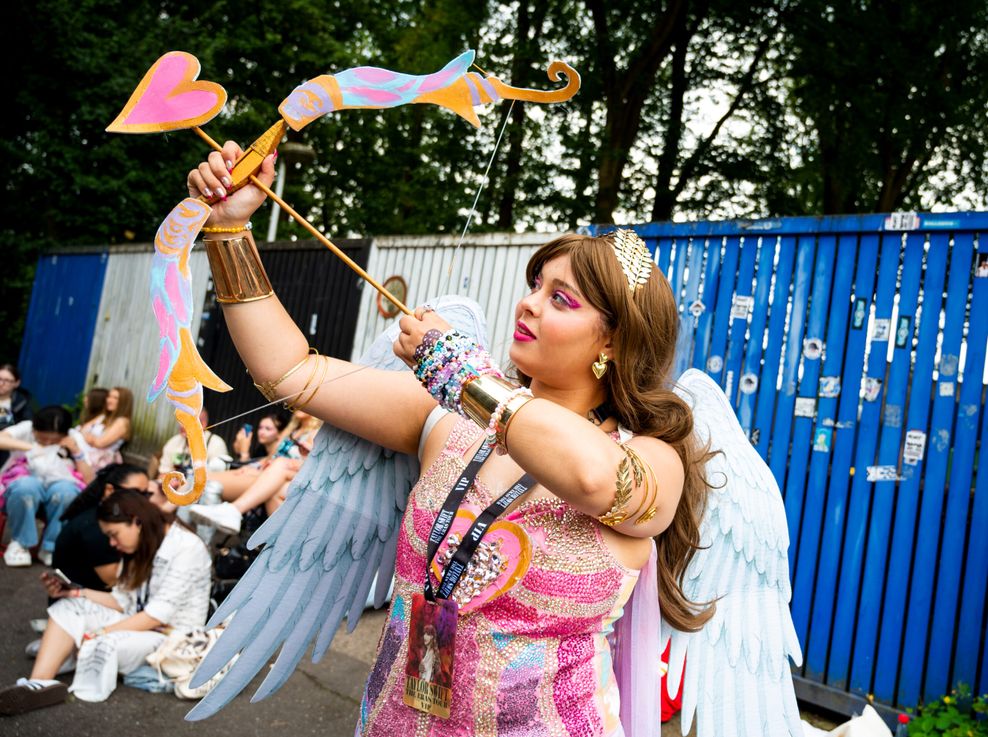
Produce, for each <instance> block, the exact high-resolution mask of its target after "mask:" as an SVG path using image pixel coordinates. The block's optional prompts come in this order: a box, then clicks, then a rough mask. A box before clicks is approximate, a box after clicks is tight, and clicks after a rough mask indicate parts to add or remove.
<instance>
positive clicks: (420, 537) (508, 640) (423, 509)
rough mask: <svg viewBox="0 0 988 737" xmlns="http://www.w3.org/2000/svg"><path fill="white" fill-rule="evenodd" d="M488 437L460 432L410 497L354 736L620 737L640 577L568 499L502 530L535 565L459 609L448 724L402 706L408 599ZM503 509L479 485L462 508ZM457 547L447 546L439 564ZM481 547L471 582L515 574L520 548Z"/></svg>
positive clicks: (550, 502)
mask: <svg viewBox="0 0 988 737" xmlns="http://www.w3.org/2000/svg"><path fill="white" fill-rule="evenodd" d="M480 435H481V430H480V429H479V428H477V427H476V425H474V424H472V423H470V422H468V421H466V420H460V421H459V422H457V423H456V425H455V427H454V429H453V431H452V432H451V433H450V438H449V440H448V441H447V444H446V447H445V448H444V450H443V452H442V454H441V455H440V456H439V458H438V459H437V460H436V462H435V463H434V464H433V465H432V466H431V467H429V469H428V470H427V471H426V472H425V474H424V475H423V476H422V478H421V480H420V481H419V483H418V484H417V485H416V486H415V488H414V489H413V490H412V494H411V497H410V499H409V504H408V509H407V510H406V512H405V516H404V519H403V520H402V529H401V532H400V536H399V539H398V552H397V562H396V576H395V588H394V596H393V600H392V604H391V609H390V612H389V617H388V622H387V624H386V626H385V628H384V632H383V633H382V635H381V642H380V644H379V646H378V653H377V661H376V663H375V665H374V668H373V670H372V671H371V674H370V677H369V679H368V682H367V686H366V688H365V690H364V698H363V701H362V703H361V708H360V723H359V724H358V725H357V731H356V733H357V734H358V735H368V736H378V735H385V736H386V737H427V736H430V735H435V736H436V737H439V736H440V735H442V736H443V737H446V736H448V735H502V736H503V735H511V736H512V737H523V736H525V737H528V736H536V735H594V736H596V735H601V736H605V737H619V736H620V735H622V734H623V732H622V728H621V723H620V719H619V716H618V715H619V713H620V704H619V698H618V691H617V684H616V683H615V680H614V675H613V672H612V667H611V655H610V649H609V646H608V643H607V640H606V636H607V634H608V633H609V632H610V630H611V626H612V624H613V623H614V621H615V620H616V619H617V618H618V617H619V616H620V615H621V612H622V607H623V606H624V604H625V603H626V602H627V600H628V597H629V596H630V595H631V591H632V589H633V588H634V585H635V582H636V581H637V579H638V571H635V570H631V569H628V568H625V567H624V566H622V565H621V564H620V563H619V562H618V561H617V560H616V559H615V558H614V556H613V554H612V553H611V552H610V550H609V549H608V548H607V547H606V545H605V544H604V540H603V538H602V536H601V533H600V529H599V527H598V524H597V522H596V521H594V520H593V519H591V518H590V517H587V516H585V515H583V514H581V513H579V512H577V511H575V510H574V509H572V508H571V507H570V506H569V505H567V504H566V503H565V502H563V501H562V500H559V499H536V500H532V501H529V502H524V501H523V502H522V504H521V505H520V506H519V507H518V508H517V509H515V510H514V511H512V512H511V513H509V514H508V515H505V516H504V517H502V518H501V519H500V520H499V522H500V521H505V522H511V523H514V525H517V527H518V528H520V529H521V530H523V531H524V532H523V533H522V537H524V536H527V538H528V541H529V542H530V550H531V562H530V564H529V565H528V567H527V570H525V571H524V575H523V576H522V577H521V578H520V580H518V581H517V583H515V584H514V585H513V586H512V587H511V588H510V589H509V590H507V591H506V592H505V593H503V594H501V595H500V596H497V597H496V598H490V597H489V593H490V590H491V589H490V588H488V589H486V590H484V591H481V593H480V594H478V595H477V596H474V597H470V600H468V601H460V602H459V603H460V604H461V614H460V617H459V623H458V628H457V632H456V662H455V669H454V672H453V700H452V707H451V713H450V718H449V719H448V720H446V719H440V718H438V717H434V716H430V715H427V714H423V713H421V712H419V711H416V710H415V709H413V708H411V707H409V706H406V705H405V704H404V703H403V701H402V694H403V687H404V681H405V674H404V671H405V664H406V658H407V653H406V648H407V642H408V637H407V634H408V618H409V614H410V611H411V597H412V596H413V595H414V594H416V593H420V592H421V591H422V585H423V581H424V571H425V566H426V560H425V556H426V541H427V539H428V537H429V532H430V529H431V527H432V523H433V520H434V519H435V517H436V515H437V514H438V511H439V509H440V507H441V506H442V503H443V501H444V500H445V498H446V495H447V494H448V492H449V489H450V488H451V487H452V485H453V483H454V482H455V481H456V478H457V477H458V476H459V474H460V473H461V472H462V470H463V468H464V467H465V465H466V463H465V460H464V458H463V454H464V453H465V452H466V450H467V449H468V448H470V446H471V445H472V444H473V443H474V442H475V441H476V440H478V439H479V437H480ZM494 498H495V497H494V496H493V495H492V494H491V493H490V491H489V490H488V489H486V488H484V487H483V485H482V484H480V483H477V484H475V486H474V488H473V489H471V491H470V492H468V494H467V496H466V499H465V502H464V505H463V507H462V508H468V509H471V510H474V511H479V510H480V509H483V508H484V507H486V506H487V505H488V504H489V503H490V502H491V501H493V499H494ZM455 529H456V528H455V526H454V528H453V531H454V532H455ZM515 534H517V529H515ZM448 543H449V538H447V544H446V545H444V546H441V547H440V552H441V553H442V552H443V551H444V549H448ZM485 543H487V544H488V546H487V548H484V545H485ZM481 545H482V547H481V549H480V550H479V551H478V555H477V556H475V558H474V560H475V561H476V560H478V557H480V558H483V561H484V562H483V563H481V564H479V565H478V566H475V567H474V570H472V571H468V573H472V574H473V576H474V579H475V580H480V581H488V580H490V578H491V577H492V575H493V574H491V573H490V571H489V570H488V571H486V574H487V575H486V578H485V571H484V570H483V569H484V567H485V566H486V567H487V568H488V569H489V568H490V566H491V565H495V566H497V565H498V564H500V567H501V569H510V568H512V566H514V565H515V563H516V562H517V561H512V560H502V559H503V558H510V555H509V554H507V553H506V552H505V551H508V553H510V551H512V550H514V548H512V546H511V545H510V544H507V545H504V546H502V545H501V542H500V540H499V537H498V535H497V534H495V532H494V529H493V527H492V528H491V531H490V532H489V533H488V535H487V536H485V538H484V543H482V544H481ZM481 552H483V553H484V555H483V556H481V555H480V553H481ZM494 573H497V570H495V571H494ZM506 576H507V573H505V577H506ZM465 578H468V577H465ZM433 580H434V582H435V579H433ZM461 588H464V590H465V591H467V594H469V587H468V586H465V585H464V584H463V583H461V584H460V585H459V586H458V587H457V592H459V591H460V589H461ZM454 598H455V597H454ZM461 598H463V597H462V596H461Z"/></svg>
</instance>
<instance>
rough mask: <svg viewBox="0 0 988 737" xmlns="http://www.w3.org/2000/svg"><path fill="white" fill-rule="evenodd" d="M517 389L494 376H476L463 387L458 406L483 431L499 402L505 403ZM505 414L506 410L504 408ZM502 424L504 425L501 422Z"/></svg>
mask: <svg viewBox="0 0 988 737" xmlns="http://www.w3.org/2000/svg"><path fill="white" fill-rule="evenodd" d="M517 388H518V387H517V386H515V385H514V384H511V383H509V382H507V381H505V380H504V379H499V378H498V377H496V376H490V375H485V376H478V377H477V378H476V379H472V380H471V381H468V382H467V383H466V384H465V385H464V386H463V391H462V393H461V394H460V406H461V407H463V412H464V414H466V416H467V417H469V418H470V419H471V420H473V421H474V422H476V423H477V424H478V425H480V426H481V427H482V428H484V429H485V430H486V429H487V426H488V425H489V424H490V421H491V415H493V414H494V411H495V410H496V409H497V406H498V405H499V404H501V402H504V401H507V400H508V398H509V397H510V396H511V393H512V392H513V391H514V390H515V389H517ZM505 412H507V408H505ZM502 424H505V423H504V422H503V420H502Z"/></svg>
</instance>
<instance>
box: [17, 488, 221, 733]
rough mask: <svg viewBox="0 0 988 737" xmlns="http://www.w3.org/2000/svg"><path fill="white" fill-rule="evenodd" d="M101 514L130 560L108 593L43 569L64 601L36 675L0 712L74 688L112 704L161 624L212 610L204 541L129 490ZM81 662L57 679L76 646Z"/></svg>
mask: <svg viewBox="0 0 988 737" xmlns="http://www.w3.org/2000/svg"><path fill="white" fill-rule="evenodd" d="M97 519H98V520H99V526H100V529H102V530H103V533H104V534H105V535H106V536H107V537H108V538H109V539H110V544H111V545H112V546H113V547H114V548H116V549H117V550H118V551H119V552H120V553H121V555H122V557H123V567H122V570H121V574H120V578H119V581H118V583H117V585H116V586H114V587H113V590H112V591H111V592H109V593H105V592H102V591H94V590H93V589H88V588H71V587H67V586H65V585H64V584H63V583H61V582H60V581H59V580H58V579H57V578H56V577H54V576H52V575H49V574H47V573H45V574H42V580H43V581H44V583H45V586H46V588H47V589H48V594H49V595H50V596H52V597H54V598H57V599H59V601H56V602H55V603H54V604H53V605H52V606H51V607H49V609H48V615H49V621H48V626H47V627H46V629H45V634H44V636H43V637H42V639H41V648H40V650H39V651H38V656H37V659H36V660H35V662H34V667H33V668H32V670H31V676H30V678H21V679H19V680H18V681H17V683H16V684H15V685H13V686H9V687H7V688H5V689H2V690H0V714H6V715H13V714H21V713H24V712H27V711H31V710H33V709H38V708H41V707H45V706H52V705H54V704H58V703H61V702H63V701H64V700H65V698H66V694H67V693H68V692H72V693H73V694H75V696H76V698H78V699H81V700H82V701H105V700H106V699H107V698H108V697H109V695H110V694H111V693H113V690H114V689H115V688H116V685H117V675H118V674H124V675H126V674H128V673H130V672H132V671H134V670H136V669H137V668H139V667H140V666H141V665H143V664H144V662H145V658H146V657H147V656H148V655H149V654H150V653H152V652H154V651H155V650H156V649H157V648H158V646H159V645H160V644H161V643H162V642H163V641H164V640H165V635H164V634H163V633H162V632H160V631H159V630H161V629H162V628H165V627H174V628H195V627H202V626H203V625H204V624H205V622H206V614H207V611H208V609H209V585H210V581H209V566H210V560H209V554H208V553H207V552H206V547H205V545H203V543H202V541H201V540H200V539H199V538H198V537H196V536H195V534H194V533H192V532H189V531H188V530H187V529H185V528H184V527H183V526H182V525H180V524H178V523H177V522H173V523H167V522H166V521H165V519H164V518H163V516H162V514H161V511H160V510H159V509H158V508H157V507H155V506H154V505H153V504H151V502H149V501H148V500H147V499H146V498H145V497H144V496H142V495H141V494H138V493H136V492H134V491H132V490H130V489H124V490H121V491H114V492H113V493H112V494H111V495H110V496H108V497H107V498H106V499H104V500H103V501H102V502H100V505H99V508H98V511H97ZM76 649H78V653H77V655H76V657H77V660H78V664H77V666H76V670H75V676H74V678H73V680H72V686H71V687H70V688H66V686H65V684H64V683H62V682H60V681H57V680H55V674H56V673H57V671H58V668H59V667H60V666H61V665H62V663H64V662H65V661H66V660H67V659H68V658H69V656H70V655H72V653H73V652H74V651H76Z"/></svg>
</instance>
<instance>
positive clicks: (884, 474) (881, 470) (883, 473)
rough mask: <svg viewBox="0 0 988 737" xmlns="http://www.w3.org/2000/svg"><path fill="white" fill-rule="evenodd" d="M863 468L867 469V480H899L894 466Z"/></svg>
mask: <svg viewBox="0 0 988 737" xmlns="http://www.w3.org/2000/svg"><path fill="white" fill-rule="evenodd" d="M865 470H866V471H867V474H868V481H869V482H875V481H898V480H899V475H898V473H896V468H895V466H868V468H867V469H865Z"/></svg>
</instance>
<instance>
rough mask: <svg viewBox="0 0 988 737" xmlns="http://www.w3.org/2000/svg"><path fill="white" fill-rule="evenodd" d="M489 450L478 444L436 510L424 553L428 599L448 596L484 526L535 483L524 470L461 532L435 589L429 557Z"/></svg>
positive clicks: (464, 569) (437, 545)
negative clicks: (447, 494) (461, 535)
mask: <svg viewBox="0 0 988 737" xmlns="http://www.w3.org/2000/svg"><path fill="white" fill-rule="evenodd" d="M492 450H493V446H492V445H488V444H487V443H481V444H480V447H479V448H478V449H477V452H476V453H474V455H473V458H472V459H471V460H470V463H468V464H467V467H466V468H464V469H463V473H461V474H460V477H459V478H458V479H457V480H456V483H455V484H453V488H452V490H450V492H449V496H447V497H446V501H444V502H443V506H442V509H441V510H440V511H439V516H438V517H436V521H435V522H433V523H432V531H431V532H430V533H429V547H428V552H427V555H426V561H427V563H426V571H425V598H426V599H428V600H429V601H435V600H436V599H437V598H439V599H448V598H449V596H450V594H452V593H453V589H454V588H455V587H456V584H457V583H459V580H460V577H461V576H462V575H463V573H464V572H465V571H466V568H467V564H468V563H469V562H470V559H471V558H472V557H473V554H474V553H475V552H476V550H477V547H478V546H479V545H480V541H481V539H482V538H483V537H484V534H485V533H486V532H487V530H488V529H490V526H491V523H493V522H494V520H496V519H497V518H498V517H499V516H500V515H501V514H503V513H504V510H506V509H507V508H508V507H510V506H511V504H512V502H514V501H515V500H516V499H518V497H520V496H521V495H522V494H524V493H525V492H527V491H528V490H529V489H531V488H532V486H534V484H535V478H534V477H533V476H532V475H531V474H528V473H526V474H525V475H524V476H522V477H521V478H520V479H518V481H516V482H515V483H514V485H513V486H512V487H511V488H510V489H508V490H507V491H506V492H504V494H502V495H501V496H500V497H498V499H497V500H496V501H494V502H493V503H492V504H491V505H490V506H488V507H487V509H485V510H484V511H483V512H481V513H480V515H479V516H478V517H477V519H476V520H474V523H473V524H472V525H470V529H468V530H467V532H466V534H464V536H463V540H462V541H461V542H460V545H459V547H458V548H457V549H456V553H455V554H454V555H453V559H452V560H451V561H450V562H449V564H448V565H447V566H446V570H445V571H444V572H443V577H442V581H441V582H440V583H439V591H438V592H436V591H435V590H434V589H433V586H432V579H431V577H430V575H429V567H430V566H431V565H432V560H433V558H435V556H436V553H437V552H438V550H439V545H440V543H442V541H443V540H444V539H445V538H446V535H447V533H448V532H449V529H450V527H452V526H453V520H454V519H455V518H456V510H457V509H459V507H460V504H461V502H462V501H463V497H464V496H466V493H467V490H468V489H469V488H470V487H471V486H472V485H473V482H474V481H475V480H476V478H477V474H478V473H479V472H480V467H481V466H482V465H484V461H486V460H487V457H488V456H489V455H490V454H491V451H492Z"/></svg>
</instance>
